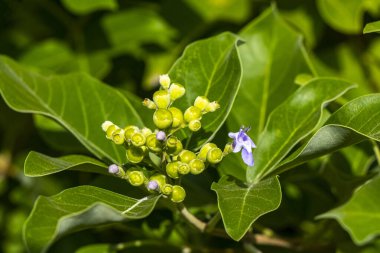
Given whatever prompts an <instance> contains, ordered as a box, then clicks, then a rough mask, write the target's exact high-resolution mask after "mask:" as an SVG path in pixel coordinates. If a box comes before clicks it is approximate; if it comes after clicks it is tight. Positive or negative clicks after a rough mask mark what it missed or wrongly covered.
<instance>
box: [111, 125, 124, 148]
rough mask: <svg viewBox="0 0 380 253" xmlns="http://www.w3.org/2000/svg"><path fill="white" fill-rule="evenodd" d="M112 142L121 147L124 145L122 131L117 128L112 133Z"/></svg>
mask: <svg viewBox="0 0 380 253" xmlns="http://www.w3.org/2000/svg"><path fill="white" fill-rule="evenodd" d="M112 141H113V142H114V143H115V144H118V145H121V144H123V143H124V130H123V129H121V128H119V129H116V130H115V131H113V133H112Z"/></svg>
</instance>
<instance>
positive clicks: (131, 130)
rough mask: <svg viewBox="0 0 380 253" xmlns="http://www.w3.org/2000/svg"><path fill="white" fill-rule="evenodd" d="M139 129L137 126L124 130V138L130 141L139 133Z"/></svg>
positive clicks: (127, 127)
mask: <svg viewBox="0 0 380 253" xmlns="http://www.w3.org/2000/svg"><path fill="white" fill-rule="evenodd" d="M139 131H140V130H139V128H138V127H137V126H126V127H125V128H124V137H125V140H126V141H130V140H131V138H132V135H133V134H134V133H137V132H139Z"/></svg>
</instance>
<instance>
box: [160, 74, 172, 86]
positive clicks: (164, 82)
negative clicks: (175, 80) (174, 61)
mask: <svg viewBox="0 0 380 253" xmlns="http://www.w3.org/2000/svg"><path fill="white" fill-rule="evenodd" d="M159 82H160V84H161V86H162V88H164V89H169V86H170V77H169V75H167V74H166V75H160V81H159Z"/></svg>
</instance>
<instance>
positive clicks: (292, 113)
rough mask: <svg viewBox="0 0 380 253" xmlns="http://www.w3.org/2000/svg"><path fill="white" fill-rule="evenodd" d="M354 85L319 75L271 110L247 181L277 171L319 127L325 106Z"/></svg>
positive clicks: (255, 179) (254, 154)
mask: <svg viewBox="0 0 380 253" xmlns="http://www.w3.org/2000/svg"><path fill="white" fill-rule="evenodd" d="M352 87H354V86H353V85H352V84H350V83H348V82H345V81H341V80H337V79H328V78H317V79H314V80H312V81H310V82H309V83H308V84H306V85H305V86H302V87H300V88H299V89H298V90H297V91H296V92H295V93H294V94H293V95H292V96H290V97H289V98H288V99H287V100H286V101H285V102H284V103H282V104H281V105H280V106H278V107H277V108H276V109H275V110H274V111H273V112H272V113H271V115H270V117H269V119H268V123H267V125H266V127H265V130H264V132H263V133H262V135H261V137H260V139H259V142H258V143H257V149H255V151H254V152H253V156H254V158H255V165H254V166H253V167H249V168H248V170H247V180H248V181H249V182H252V181H258V180H259V179H261V178H263V177H265V176H266V175H268V174H270V173H271V172H272V171H274V170H275V168H276V165H278V164H279V163H280V162H281V160H282V159H283V158H284V157H285V156H286V155H287V154H288V152H289V151H290V150H291V149H292V148H293V147H294V146H295V145H296V144H297V143H298V142H299V141H300V140H302V139H303V138H305V137H306V136H307V135H309V134H310V133H311V132H312V131H313V130H314V129H315V128H316V126H317V125H318V123H319V122H320V120H321V115H322V109H323V107H324V106H325V105H326V104H327V103H328V102H331V101H333V100H335V99H336V98H338V97H340V96H341V95H343V94H344V93H345V92H346V91H347V90H349V89H351V88H352Z"/></svg>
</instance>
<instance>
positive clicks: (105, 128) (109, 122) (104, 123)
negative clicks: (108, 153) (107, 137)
mask: <svg viewBox="0 0 380 253" xmlns="http://www.w3.org/2000/svg"><path fill="white" fill-rule="evenodd" d="M112 125H114V123H112V122H111V121H108V120H107V121H104V122H103V124H102V129H103V131H104V132H107V129H108V127H110V126H112Z"/></svg>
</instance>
